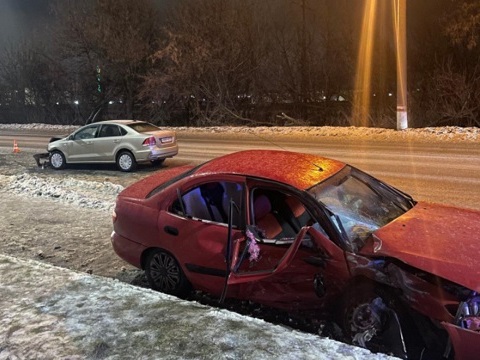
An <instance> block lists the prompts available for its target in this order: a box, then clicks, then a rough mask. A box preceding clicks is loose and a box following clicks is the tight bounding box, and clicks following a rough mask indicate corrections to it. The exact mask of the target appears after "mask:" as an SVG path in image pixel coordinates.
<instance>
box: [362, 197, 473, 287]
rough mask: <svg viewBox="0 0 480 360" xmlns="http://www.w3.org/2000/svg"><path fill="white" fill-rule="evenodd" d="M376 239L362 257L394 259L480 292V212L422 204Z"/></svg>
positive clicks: (382, 230)
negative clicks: (371, 256) (368, 255)
mask: <svg viewBox="0 0 480 360" xmlns="http://www.w3.org/2000/svg"><path fill="white" fill-rule="evenodd" d="M372 238H373V241H371V242H370V244H367V246H365V247H364V249H363V251H362V253H365V252H368V253H371V254H372V255H376V256H388V257H394V258H397V259H399V260H401V261H403V262H405V263H407V264H409V265H411V266H414V267H416V268H419V269H421V270H424V271H427V272H429V273H432V274H435V275H438V276H440V277H442V278H445V279H447V280H450V281H453V282H455V283H457V284H460V285H463V286H465V287H467V288H469V289H472V290H475V291H477V292H480V266H479V260H480V211H475V210H468V209H460V208H455V207H451V206H444V205H438V204H431V203H426V202H419V203H417V205H415V207H414V208H413V209H411V210H410V211H408V212H407V213H405V214H403V215H402V216H401V217H399V218H398V219H396V220H395V221H393V222H391V223H390V224H388V225H386V226H384V227H383V228H381V229H379V230H377V231H375V232H374V233H373V237H371V239H372Z"/></svg>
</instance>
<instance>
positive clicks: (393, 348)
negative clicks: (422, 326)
mask: <svg viewBox="0 0 480 360" xmlns="http://www.w3.org/2000/svg"><path fill="white" fill-rule="evenodd" d="M338 322H339V325H340V327H341V328H342V330H343V332H344V334H345V336H346V337H347V339H348V341H350V342H351V343H352V344H354V345H357V346H361V347H364V348H367V349H369V350H371V351H373V352H382V353H386V354H392V355H394V356H398V357H399V358H402V359H406V358H410V357H411V355H412V354H414V353H416V354H417V355H418V351H421V348H422V345H421V344H420V343H419V341H418V340H419V337H416V338H415V335H414V334H416V333H417V330H416V328H415V326H414V325H413V323H412V322H411V320H410V319H409V316H408V315H407V312H406V311H405V310H404V309H403V306H401V305H400V304H398V301H395V300H394V298H393V297H391V296H390V295H389V293H388V292H386V291H385V289H383V288H380V287H375V285H374V284H370V283H367V284H362V285H359V286H355V287H353V288H351V289H350V290H348V291H347V292H346V293H345V294H344V296H343V298H342V301H341V305H340V311H339V319H338ZM413 358H415V357H413Z"/></svg>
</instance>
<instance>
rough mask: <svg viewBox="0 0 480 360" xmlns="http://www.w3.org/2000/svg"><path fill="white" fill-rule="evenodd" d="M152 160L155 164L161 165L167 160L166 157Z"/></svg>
mask: <svg viewBox="0 0 480 360" xmlns="http://www.w3.org/2000/svg"><path fill="white" fill-rule="evenodd" d="M150 162H151V163H152V165H153V166H160V165H162V164H163V163H164V162H165V159H156V160H152V161H150Z"/></svg>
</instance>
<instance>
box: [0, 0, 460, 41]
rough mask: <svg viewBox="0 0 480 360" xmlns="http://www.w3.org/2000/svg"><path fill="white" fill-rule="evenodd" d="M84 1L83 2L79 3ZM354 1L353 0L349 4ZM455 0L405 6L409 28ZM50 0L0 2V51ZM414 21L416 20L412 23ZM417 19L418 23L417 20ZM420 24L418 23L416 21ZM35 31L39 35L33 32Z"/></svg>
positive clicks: (30, 29) (33, 23)
mask: <svg viewBox="0 0 480 360" xmlns="http://www.w3.org/2000/svg"><path fill="white" fill-rule="evenodd" d="M78 1H83V0H78ZM352 1H355V0H352ZM455 1H456V0H414V1H412V2H408V6H407V9H408V10H409V18H408V19H407V21H408V22H409V23H410V25H409V26H412V25H413V26H415V25H417V26H420V27H423V26H425V21H426V19H436V18H437V17H438V15H439V14H438V11H439V10H441V9H442V8H443V7H444V5H446V4H448V3H452V2H455ZM49 2H50V0H0V49H1V47H2V46H4V45H6V44H8V43H14V42H16V41H18V40H19V39H21V38H22V37H23V36H27V37H30V36H32V34H41V33H42V31H41V30H42V28H43V27H44V26H45V24H47V23H48V22H49V20H50V19H51V18H52V16H51V15H50V10H49ZM155 2H156V3H157V4H158V5H160V6H162V5H163V6H165V5H168V4H174V3H175V0H155ZM414 18H415V19H414ZM419 19H420V20H419ZM416 20H419V21H416ZM35 29H38V30H39V31H35Z"/></svg>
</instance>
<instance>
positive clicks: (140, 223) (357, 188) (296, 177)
mask: <svg viewBox="0 0 480 360" xmlns="http://www.w3.org/2000/svg"><path fill="white" fill-rule="evenodd" d="M113 227H114V231H113V233H112V244H113V248H114V250H115V252H116V253H117V254H118V255H119V256H120V257H121V258H123V259H124V260H126V261H127V262H129V263H130V264H133V265H134V266H136V267H138V268H141V269H144V270H145V272H146V275H147V279H148V281H149V283H150V285H151V287H152V288H154V289H157V290H160V291H163V292H165V293H169V294H173V295H176V296H186V295H187V294H188V293H189V292H191V291H192V290H200V291H204V292H208V293H210V294H212V295H214V296H218V297H219V298H220V299H224V298H225V297H229V298H237V299H248V300H250V301H253V302H258V303H262V304H265V305H268V306H272V307H276V308H280V309H285V310H288V311H295V312H304V313H306V314H307V313H308V314H312V313H313V314H322V316H323V315H325V314H330V317H331V319H332V320H333V321H334V322H335V323H336V324H338V325H339V326H340V328H341V329H342V330H343V333H344V336H345V337H346V338H347V339H348V340H349V341H350V342H351V343H353V344H357V345H360V346H364V347H367V348H369V349H371V350H373V351H380V352H386V353H391V354H393V355H396V356H398V357H401V358H407V357H408V358H415V359H418V358H422V359H426V358H442V357H443V358H449V359H453V358H456V359H474V358H477V355H478V354H479V353H480V352H479V351H480V340H479V339H480V336H479V333H478V332H479V331H480V314H479V308H480V304H479V303H480V296H478V295H477V292H480V280H479V279H480V268H479V267H478V265H477V258H478V254H479V249H480V245H479V240H480V239H479V235H478V234H480V212H477V211H473V210H466V209H459V208H454V207H447V206H442V205H435V204H431V203H425V202H416V201H414V200H413V199H412V198H411V197H410V196H408V195H407V194H405V193H403V192H401V191H399V190H397V189H395V188H393V187H392V186H389V185H387V184H385V183H383V182H381V181H379V180H377V179H375V178H373V177H371V176H369V175H367V174H366V173H364V172H362V171H360V170H358V169H356V168H354V167H352V166H349V165H347V164H344V163H342V162H339V161H335V160H332V159H327V158H323V157H319V156H315V155H308V154H300V153H294V152H287V151H263V150H251V151H243V152H238V153H233V154H230V155H226V156H223V157H220V158H217V159H214V160H211V161H209V162H207V163H205V164H202V165H200V166H197V167H193V166H184V167H179V168H174V169H170V170H167V171H160V172H158V173H156V174H154V175H152V176H150V177H147V178H145V179H143V180H140V181H138V182H137V183H135V184H133V185H131V186H130V187H128V188H126V189H125V190H124V191H123V192H122V193H121V194H119V196H118V198H117V203H116V207H115V210H114V214H113Z"/></svg>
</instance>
